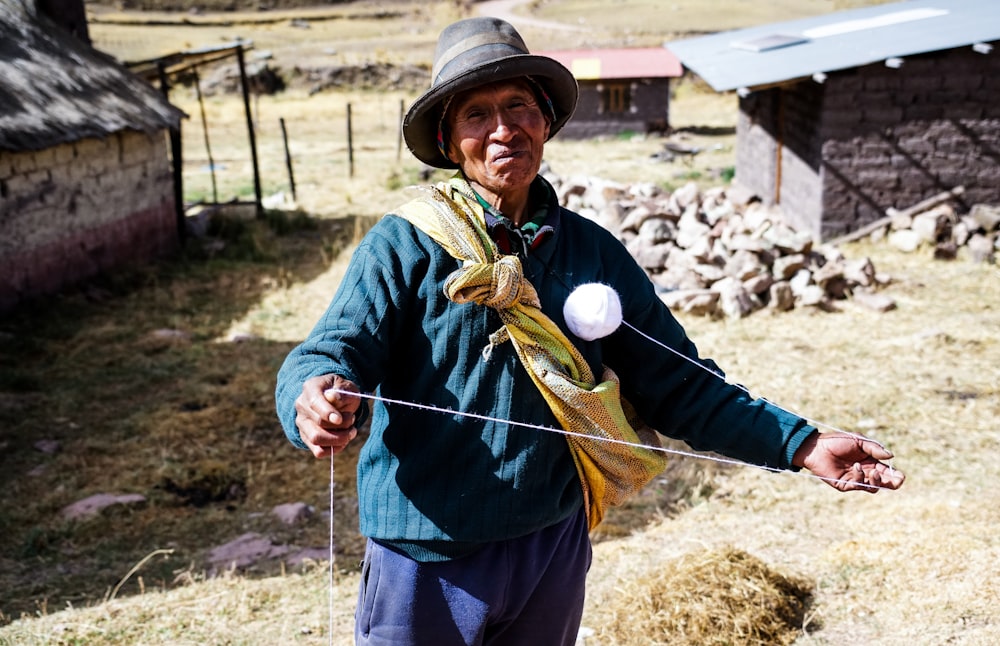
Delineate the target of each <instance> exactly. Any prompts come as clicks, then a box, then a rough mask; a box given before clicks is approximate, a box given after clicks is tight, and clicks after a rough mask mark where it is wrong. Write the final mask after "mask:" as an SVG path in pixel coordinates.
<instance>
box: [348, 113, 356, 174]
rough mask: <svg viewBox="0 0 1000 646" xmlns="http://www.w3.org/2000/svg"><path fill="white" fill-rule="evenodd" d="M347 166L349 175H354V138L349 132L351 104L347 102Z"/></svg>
mask: <svg viewBox="0 0 1000 646" xmlns="http://www.w3.org/2000/svg"><path fill="white" fill-rule="evenodd" d="M347 168H348V172H349V176H350V177H354V140H353V138H352V134H351V104H350V103H348V104H347Z"/></svg>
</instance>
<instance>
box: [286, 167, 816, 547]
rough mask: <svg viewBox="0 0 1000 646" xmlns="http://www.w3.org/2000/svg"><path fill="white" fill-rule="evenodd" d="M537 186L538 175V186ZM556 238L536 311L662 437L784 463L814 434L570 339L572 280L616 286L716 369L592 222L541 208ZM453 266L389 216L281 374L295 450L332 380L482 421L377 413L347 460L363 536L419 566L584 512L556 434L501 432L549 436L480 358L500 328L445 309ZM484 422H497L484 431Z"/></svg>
mask: <svg viewBox="0 0 1000 646" xmlns="http://www.w3.org/2000/svg"><path fill="white" fill-rule="evenodd" d="M537 181H538V182H542V181H543V180H541V179H539V180H537ZM549 213H550V215H549V218H548V220H547V222H546V224H547V225H549V226H551V227H552V228H553V229H554V234H552V235H550V236H548V237H547V238H546V239H545V241H544V242H542V243H541V244H540V245H538V246H537V247H536V248H535V249H534V250H532V251H531V252H530V253H529V256H528V258H527V259H525V260H523V265H524V270H525V275H526V277H527V278H528V280H530V281H531V283H532V284H533V285H534V286H535V289H536V290H537V292H538V295H539V297H540V299H541V302H542V309H543V311H544V312H545V314H546V315H548V316H549V318H551V319H552V320H553V321H554V322H555V323H556V324H558V325H559V326H560V328H562V329H563V331H564V332H566V333H567V335H568V336H569V337H570V339H572V340H573V341H574V342H576V343H577V347H578V348H579V349H580V351H581V352H582V353H583V355H584V357H585V358H586V359H587V361H588V363H590V365H591V368H592V370H593V371H594V373H595V374H601V365H602V364H604V365H607V366H609V367H610V368H612V369H613V370H614V371H615V372H616V373H617V374H618V376H619V378H620V379H621V385H622V393H623V395H624V396H625V397H626V398H627V399H628V400H629V401H630V402H631V403H632V404H633V405H634V406H635V407H636V409H637V410H638V411H639V413H640V414H641V415H642V417H643V419H644V420H645V421H646V422H647V423H648V424H649V425H650V426H652V427H653V428H656V429H657V430H658V431H660V432H661V433H663V434H665V435H668V436H671V437H675V438H679V439H682V440H684V441H686V442H687V443H688V444H689V445H690V446H692V447H694V448H696V449H702V450H713V451H717V452H719V453H722V454H725V455H727V456H730V457H733V458H736V459H740V460H745V461H748V462H752V463H755V464H762V465H767V466H770V467H776V468H790V466H791V465H790V461H791V457H792V455H793V454H794V452H795V450H796V449H797V448H798V446H799V445H800V444H801V442H802V441H803V440H804V439H805V437H806V436H807V435H808V434H809V433H811V432H813V431H814V430H815V429H813V428H812V427H811V426H808V425H807V424H806V422H805V421H804V420H802V419H800V418H798V417H795V416H793V415H790V414H788V413H786V412H784V411H782V410H780V409H778V408H776V407H774V406H772V405H770V404H768V403H767V402H764V401H761V400H751V399H750V398H749V396H748V395H746V393H745V392H744V391H743V390H741V389H739V388H736V387H734V386H731V385H728V384H726V383H725V382H724V381H723V380H721V379H719V378H717V377H715V376H713V375H711V374H709V373H708V372H706V371H704V370H702V369H700V368H698V367H697V366H695V365H692V364H691V363H690V362H688V361H685V360H683V359H681V358H679V357H677V356H676V355H674V354H673V353H671V352H668V351H666V350H664V349H662V348H659V347H658V346H657V345H656V344H653V343H651V342H650V341H649V340H648V339H643V338H642V337H641V336H639V335H637V334H636V333H635V332H632V331H631V330H628V329H627V328H625V327H622V328H619V330H618V331H616V332H615V333H613V334H612V335H610V336H609V337H606V338H604V339H599V340H596V341H591V342H588V341H583V340H581V339H577V338H576V337H574V336H573V335H572V333H570V332H569V330H568V328H567V327H566V324H565V320H564V318H563V315H562V307H563V303H564V302H565V301H566V298H567V296H568V295H569V293H570V292H571V291H572V290H573V289H574V288H575V287H576V286H578V285H580V284H583V283H587V282H601V283H605V284H608V285H611V286H612V287H614V288H615V290H617V292H618V293H619V295H620V296H621V300H622V310H623V317H624V320H625V321H628V322H629V324H630V325H632V326H634V327H636V328H637V329H639V330H642V331H643V332H644V333H645V334H647V335H649V336H651V337H653V338H655V339H658V340H659V341H660V342H662V343H665V344H667V345H669V346H670V347H672V348H675V349H677V350H680V351H681V352H683V353H684V354H685V355H687V356H688V357H691V358H692V359H696V360H698V361H701V363H703V364H704V365H706V366H708V367H710V368H711V369H712V370H714V371H716V372H720V371H719V370H718V368H717V367H716V366H715V364H713V363H711V362H710V361H707V360H701V359H697V350H696V349H695V347H694V345H693V344H692V343H691V341H690V340H689V339H688V338H687V336H686V335H685V333H684V331H683V329H682V328H681V326H680V325H679V324H678V323H677V321H676V320H675V319H674V317H673V316H672V315H671V313H670V311H669V310H668V308H667V307H666V306H665V305H664V304H663V303H662V301H660V299H659V298H658V297H657V295H656V294H655V292H654V289H653V285H652V283H651V282H650V281H649V279H648V278H647V276H646V275H645V273H644V272H643V270H642V269H641V268H640V267H639V266H638V265H637V264H636V263H635V261H634V260H633V259H632V257H631V256H630V255H629V254H628V252H627V250H626V249H625V248H624V247H623V245H622V244H621V243H620V242H619V241H618V240H617V239H615V238H614V237H613V236H612V235H611V234H610V233H608V232H607V231H606V230H604V229H603V228H601V227H600V226H599V225H597V224H595V223H593V222H591V221H589V220H587V219H585V218H583V217H581V216H579V215H577V214H575V213H572V212H570V211H567V210H565V209H562V208H560V207H558V205H556V204H552V205H551V207H550V210H549ZM457 268H458V261H456V260H455V259H454V258H452V257H451V256H449V255H448V254H447V253H446V252H445V251H444V250H443V249H442V248H441V247H440V246H439V245H438V244H437V243H436V242H434V241H433V240H432V239H431V238H429V237H428V236H427V235H426V234H424V233H423V232H422V231H419V230H417V229H416V228H414V227H413V226H412V225H411V224H409V223H408V222H406V221H405V220H403V219H402V218H400V217H397V216H394V215H391V214H390V215H387V216H386V217H385V218H383V219H382V220H381V221H380V222H379V223H378V224H376V225H375V226H374V227H373V228H372V229H371V231H370V232H369V233H368V234H367V235H366V236H365V238H364V239H363V240H362V241H361V243H360V244H359V246H358V248H357V250H356V251H355V253H354V255H353V258H352V259H351V262H350V265H349V266H348V269H347V273H346V274H345V276H344V279H343V281H342V283H341V285H340V287H339V288H338V290H337V292H336V294H335V295H334V297H333V300H332V302H331V303H330V305H329V307H328V309H327V311H326V313H325V314H324V315H323V316H322V318H320V320H319V322H318V323H317V325H316V327H315V328H314V329H313V331H312V332H311V333H310V334H309V336H308V338H306V340H305V341H304V342H303V343H301V344H300V345H299V346H298V347H296V348H295V349H293V350H292V352H291V353H290V354H289V355H288V357H287V359H286V360H285V363H284V364H283V366H282V368H281V370H280V372H279V374H278V385H277V390H276V405H277V411H278V416H279V418H280V420H281V423H282V426H283V427H284V430H285V433H286V434H287V436H288V438H289V439H290V440H291V442H292V443H293V444H295V445H297V446H299V447H302V448H304V444H303V443H302V441H301V439H300V438H299V434H298V430H297V429H296V427H295V409H294V401H295V398H296V397H297V396H298V394H299V393H300V392H301V389H302V384H303V382H304V381H305V380H306V379H309V378H310V377H314V376H317V375H321V374H329V373H336V374H339V375H341V376H343V377H345V378H347V379H350V380H351V381H353V382H354V383H356V384H357V385H358V386H359V387H360V388H362V389H363V390H364V391H366V392H376V393H377V394H378V395H380V396H381V397H385V398H388V399H393V400H399V401H404V402H415V403H418V404H423V405H428V406H434V407H437V408H442V409H451V410H455V411H463V412H468V413H474V414H476V415H479V416H483V417H487V418H490V421H483V420H482V419H474V418H469V417H464V416H459V415H449V414H445V413H440V412H434V411H428V410H422V409H417V408H413V407H410V406H405V405H402V404H384V403H382V402H380V401H376V402H375V403H374V405H373V411H372V424H371V434H370V436H369V438H368V439H367V441H366V443H365V446H364V447H363V449H362V453H361V455H360V458H359V462H358V498H359V505H360V518H361V532H362V533H363V534H364V535H365V536H368V537H371V538H374V539H376V540H380V541H382V542H385V543H388V544H390V545H394V546H396V547H397V548H399V549H402V550H404V551H406V552H407V553H409V554H411V555H412V556H414V557H415V558H417V559H419V560H439V559H447V558H453V557H456V556H459V555H461V554H464V553H468V552H470V551H472V550H474V549H475V548H476V546H477V545H480V544H482V543H484V542H488V541H495V540H502V539H507V538H514V537H517V536H522V535H525V534H528V533H530V532H532V531H535V530H538V529H541V528H543V527H547V526H549V525H552V524H554V523H556V522H558V521H560V520H562V519H564V518H566V517H567V516H569V515H570V514H572V513H574V512H576V511H577V510H579V508H580V506H581V505H582V494H581V491H580V484H579V480H578V476H577V474H576V470H575V467H574V465H573V460H572V457H571V455H570V453H569V449H568V447H567V443H566V440H565V438H564V437H563V436H562V435H560V434H558V433H550V432H545V431H539V430H535V429H530V428H524V427H523V426H516V425H512V424H509V423H507V422H505V421H502V420H513V421H515V422H520V423H523V424H528V425H541V426H546V427H551V428H558V423H557V422H556V420H555V418H554V417H553V416H552V413H551V412H550V410H549V408H548V406H547V405H546V403H545V401H544V400H543V398H542V397H541V395H540V394H539V392H538V391H537V389H536V388H535V386H534V385H533V383H532V382H531V378H530V377H529V376H528V374H527V372H526V371H525V369H524V368H523V367H522V365H521V364H520V362H519V360H518V358H517V355H516V354H515V352H514V350H513V348H512V347H511V345H510V343H509V342H508V343H504V344H502V345H500V346H498V347H496V348H495V349H494V350H493V353H492V355H491V356H490V358H489V359H488V360H485V359H484V358H483V354H482V350H483V349H484V348H485V347H486V345H487V343H488V336H489V334H491V333H492V332H495V331H496V330H497V329H498V328H499V327H500V321H499V318H498V316H497V315H496V313H495V312H493V311H492V310H490V309H488V308H485V307H481V306H477V305H474V304H456V303H453V302H451V301H449V300H448V299H447V298H446V297H445V295H444V293H443V291H442V285H443V283H444V281H445V279H446V278H447V277H448V275H449V274H450V273H451V272H453V271H454V270H455V269H457ZM494 420H495V421H494Z"/></svg>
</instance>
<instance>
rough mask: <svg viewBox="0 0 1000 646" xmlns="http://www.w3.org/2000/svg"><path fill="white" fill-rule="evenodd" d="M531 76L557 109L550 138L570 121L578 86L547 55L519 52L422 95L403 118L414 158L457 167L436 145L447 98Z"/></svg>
mask: <svg viewBox="0 0 1000 646" xmlns="http://www.w3.org/2000/svg"><path fill="white" fill-rule="evenodd" d="M520 76H530V77H531V78H533V79H535V81H537V82H538V83H540V84H541V85H542V87H544V88H545V91H546V92H547V93H548V95H549V98H550V99H552V106H553V108H554V109H555V120H554V121H553V122H552V124H551V126H550V127H549V139H551V138H552V137H553V135H555V134H556V133H557V132H559V130H560V129H561V128H562V127H563V126H564V125H565V124H566V122H567V121H569V118H570V117H571V116H573V112H574V110H576V102H577V98H578V96H579V87H578V85H577V82H576V78H575V77H574V76H573V73H572V72H570V71H569V70H568V69H566V67H565V66H563V65H562V64H561V63H559V62H558V61H556V60H554V59H551V58H548V57H546V56H536V55H534V54H519V55H515V56H508V57H506V58H501V59H498V60H492V61H490V62H489V63H486V64H483V65H479V66H476V67H473V68H471V69H469V70H467V71H465V72H463V73H461V74H459V75H457V76H455V77H454V78H451V79H448V80H447V81H445V82H443V83H441V84H439V85H436V86H434V87H432V88H431V89H429V90H428V91H427V92H425V93H424V94H423V95H421V96H420V97H419V98H418V99H417V100H416V101H414V102H413V105H411V106H410V109H409V110H408V111H407V113H406V116H405V117H404V118H403V139H404V140H405V141H406V147H407V148H409V149H410V152H412V153H413V155H414V157H416V158H417V159H419V160H420V161H422V162H424V163H425V164H428V165H430V166H433V167H435V168H458V164H456V163H455V162H453V161H451V160H450V159H448V158H447V157H445V156H444V155H442V154H441V151H440V150H438V146H437V130H438V123H439V121H440V119H441V105H442V103H443V102H444V100H445V99H446V98H448V97H449V96H453V95H455V94H458V93H459V92H464V91H465V90H470V89H472V88H474V87H478V86H480V85H486V84H488V83H494V82H496V81H504V80H507V79H512V78H517V77H520Z"/></svg>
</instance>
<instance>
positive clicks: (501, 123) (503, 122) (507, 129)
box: [490, 110, 514, 141]
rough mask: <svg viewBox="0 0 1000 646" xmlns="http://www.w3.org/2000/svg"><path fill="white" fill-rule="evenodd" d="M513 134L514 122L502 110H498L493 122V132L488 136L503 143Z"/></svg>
mask: <svg viewBox="0 0 1000 646" xmlns="http://www.w3.org/2000/svg"><path fill="white" fill-rule="evenodd" d="M513 133H514V122H513V120H512V119H510V118H509V117H508V116H507V115H506V114H505V113H504V112H503V110H498V111H497V113H496V116H495V117H494V121H493V131H492V132H491V133H490V136H491V137H492V138H494V139H498V140H501V141H505V140H507V139H509V138H510V137H511V136H512V135H513Z"/></svg>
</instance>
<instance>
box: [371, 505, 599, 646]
mask: <svg viewBox="0 0 1000 646" xmlns="http://www.w3.org/2000/svg"><path fill="white" fill-rule="evenodd" d="M590 561H591V546H590V537H589V534H588V531H587V520H586V516H585V514H584V513H583V511H581V512H580V513H578V514H574V515H572V516H570V517H569V518H568V519H566V520H565V521H563V522H561V523H559V524H557V525H553V526H552V527H549V528H546V529H544V530H541V531H539V532H535V533H534V534H530V535H528V536H523V537H521V538H516V539H511V540H507V541H500V542H497V543H490V544H488V545H487V546H486V547H484V548H482V549H480V550H478V551H477V552H475V553H474V554H471V555H470V556H466V557H462V558H459V559H455V560H451V561H442V562H434V563H421V562H418V561H414V560H413V559H411V558H410V557H408V556H405V555H403V554H400V553H398V552H396V551H394V550H391V549H388V548H386V547H385V546H383V545H380V544H379V543H377V542H375V541H372V540H369V541H368V547H367V549H366V551H365V560H364V565H363V569H362V577H361V591H360V594H359V598H358V609H357V613H356V614H355V627H354V639H355V642H356V643H357V644H358V646H473V645H476V646H572V645H573V644H575V643H576V636H577V632H578V631H579V628H580V620H581V618H582V616H583V600H584V589H585V583H586V578H587V570H589V569H590Z"/></svg>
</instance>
